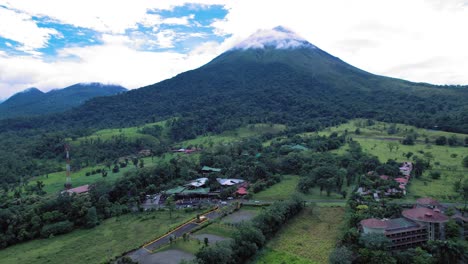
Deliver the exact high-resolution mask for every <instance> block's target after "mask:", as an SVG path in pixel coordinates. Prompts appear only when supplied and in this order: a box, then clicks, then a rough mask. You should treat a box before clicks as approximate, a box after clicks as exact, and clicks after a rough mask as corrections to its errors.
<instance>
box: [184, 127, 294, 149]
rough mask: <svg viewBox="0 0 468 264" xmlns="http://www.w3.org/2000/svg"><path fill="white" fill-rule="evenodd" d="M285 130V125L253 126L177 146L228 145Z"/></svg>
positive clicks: (200, 137)
mask: <svg viewBox="0 0 468 264" xmlns="http://www.w3.org/2000/svg"><path fill="white" fill-rule="evenodd" d="M285 129H286V126H285V125H278V124H271V125H270V124H254V125H249V126H246V127H241V128H238V129H236V130H233V131H226V132H224V133H221V134H219V135H207V136H199V137H197V138H194V139H190V140H186V141H183V142H181V143H180V144H179V145H181V146H182V147H188V146H193V145H203V146H204V147H211V146H213V145H215V144H223V143H230V142H234V141H238V140H241V139H243V138H249V137H255V136H261V135H264V134H267V133H270V134H272V135H274V134H278V133H280V132H282V131H284V130H285Z"/></svg>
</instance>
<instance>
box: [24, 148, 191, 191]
mask: <svg viewBox="0 0 468 264" xmlns="http://www.w3.org/2000/svg"><path fill="white" fill-rule="evenodd" d="M176 155H184V154H173V153H168V154H165V155H164V156H162V157H154V159H152V158H151V157H147V158H143V160H144V164H145V167H150V166H153V165H155V164H157V163H158V162H160V161H162V160H169V159H171V158H172V157H174V156H176ZM187 156H188V155H187ZM190 157H193V158H197V157H198V155H197V154H192V155H190ZM104 167H105V166H103V165H101V166H95V167H88V168H84V169H82V170H80V171H78V172H74V173H72V175H71V178H72V183H73V186H74V187H77V186H81V185H85V184H91V183H94V182H96V181H99V180H104V181H108V182H111V183H112V182H115V181H116V180H117V179H119V178H121V177H123V176H124V174H125V173H126V172H128V171H134V170H137V169H136V168H135V166H133V164H131V162H130V163H129V165H128V166H127V167H125V168H121V169H120V171H119V172H117V173H113V172H112V171H110V170H108V174H107V177H105V178H103V177H102V176H101V174H95V175H91V176H86V172H90V171H92V170H96V169H98V168H104ZM106 169H107V168H106ZM38 180H39V181H42V182H43V183H44V184H45V187H44V190H45V191H46V192H47V193H48V194H55V193H58V192H59V191H61V190H63V184H64V183H65V171H61V172H55V173H50V174H49V175H48V176H46V175H42V176H39V177H35V178H33V179H31V180H30V181H29V183H30V184H36V181H38Z"/></svg>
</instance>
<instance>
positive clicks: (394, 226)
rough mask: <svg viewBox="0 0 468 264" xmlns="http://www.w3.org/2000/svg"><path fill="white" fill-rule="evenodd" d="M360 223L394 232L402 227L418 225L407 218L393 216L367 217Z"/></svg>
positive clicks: (415, 226)
mask: <svg viewBox="0 0 468 264" xmlns="http://www.w3.org/2000/svg"><path fill="white" fill-rule="evenodd" d="M361 225H362V226H363V227H367V228H380V229H385V231H386V232H395V231H398V230H402V229H409V228H418V227H419V225H418V224H417V223H415V222H413V221H411V220H409V219H405V218H401V217H400V218H395V219H376V218H369V219H364V220H362V221H361Z"/></svg>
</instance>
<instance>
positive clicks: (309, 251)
mask: <svg viewBox="0 0 468 264" xmlns="http://www.w3.org/2000/svg"><path fill="white" fill-rule="evenodd" d="M344 211H345V209H344V208H343V207H306V208H305V209H304V210H303V211H302V212H301V213H300V214H299V215H298V216H296V217H295V218H294V219H291V220H290V221H289V222H288V223H287V224H286V225H285V226H284V227H283V228H282V229H281V230H280V231H279V232H278V234H276V236H275V237H274V238H273V239H272V240H271V241H269V242H268V243H267V245H266V247H265V249H264V250H263V251H262V252H261V253H260V254H259V255H258V256H257V257H256V259H255V260H254V261H253V263H255V264H282V263H297V264H312V263H314V264H315V263H328V256H329V255H330V252H331V251H332V250H333V249H334V247H335V243H336V241H337V238H338V235H339V233H340V226H341V224H342V222H343V217H344Z"/></svg>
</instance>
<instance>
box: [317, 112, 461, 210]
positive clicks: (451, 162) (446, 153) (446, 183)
mask: <svg viewBox="0 0 468 264" xmlns="http://www.w3.org/2000/svg"><path fill="white" fill-rule="evenodd" d="M360 122H361V121H360V120H354V121H351V122H349V123H346V124H342V125H339V126H336V127H331V128H328V129H326V130H324V131H323V132H320V134H329V133H331V132H334V131H336V132H339V133H343V132H345V130H347V131H348V133H349V135H350V136H351V137H352V138H353V139H354V140H356V141H357V142H359V144H361V147H362V149H363V151H365V152H367V153H370V154H372V155H375V156H377V157H378V158H379V160H380V161H381V162H386V161H387V160H389V159H394V160H396V161H399V162H403V161H407V160H411V158H410V159H408V158H406V157H405V156H404V155H405V154H406V153H408V152H412V153H413V155H415V156H418V157H420V158H425V159H429V160H430V162H431V165H432V169H430V170H427V171H426V172H425V173H424V174H423V176H422V177H421V178H419V179H415V178H413V179H412V180H411V181H410V184H409V187H408V195H407V196H406V198H405V199H406V200H408V201H412V200H415V199H417V198H420V197H426V196H430V197H433V198H435V199H437V200H440V201H447V202H452V201H455V200H458V198H457V197H456V194H455V192H454V191H453V189H452V186H453V183H454V182H456V181H458V180H459V179H460V178H463V177H467V175H468V168H464V167H463V166H462V160H463V158H464V157H466V156H467V155H468V148H466V147H462V146H448V145H444V146H438V145H435V144H434V143H433V142H434V140H435V139H436V138H437V137H439V136H445V137H447V138H449V137H450V136H453V135H455V136H456V137H457V138H458V140H459V141H462V140H464V139H465V137H468V135H465V134H457V133H450V132H444V131H434V130H427V129H421V128H416V127H412V126H407V125H402V124H396V128H397V130H398V132H397V133H396V134H393V135H388V133H387V129H388V128H389V126H390V124H388V123H383V122H375V125H372V126H363V127H362V126H359V130H360V131H361V133H360V134H359V135H356V134H355V130H356V129H357V128H358V125H359V124H360ZM410 130H413V131H415V132H417V133H418V134H419V137H418V141H416V143H415V144H414V145H403V144H400V143H399V140H401V139H403V138H404V137H405V136H406V135H407V134H408V133H409V131H410ZM426 137H427V138H428V139H429V141H430V142H431V143H429V144H426V143H424V138H426ZM389 138H392V139H395V140H392V141H390V140H388V139H389ZM389 142H395V143H398V148H395V149H393V150H392V151H390V149H389ZM346 149H347V146H345V147H342V148H340V149H338V150H335V151H333V152H335V153H341V154H342V153H344V152H345V151H346ZM431 171H440V172H441V175H442V176H441V178H440V179H436V180H434V179H432V178H431V177H430V173H431Z"/></svg>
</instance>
